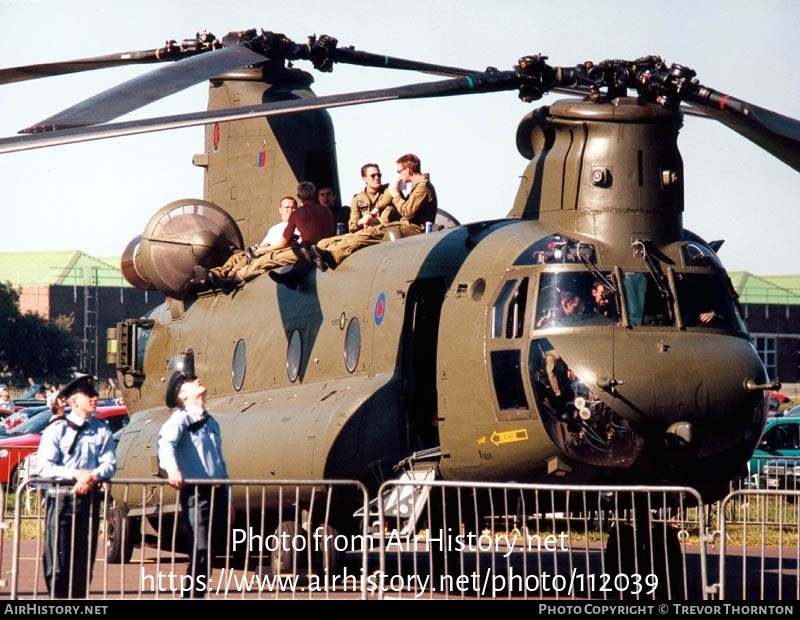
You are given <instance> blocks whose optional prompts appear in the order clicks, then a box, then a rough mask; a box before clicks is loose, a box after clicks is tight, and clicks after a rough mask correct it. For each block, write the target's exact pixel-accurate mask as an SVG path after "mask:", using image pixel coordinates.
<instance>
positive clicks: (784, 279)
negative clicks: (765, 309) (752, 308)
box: [728, 271, 800, 306]
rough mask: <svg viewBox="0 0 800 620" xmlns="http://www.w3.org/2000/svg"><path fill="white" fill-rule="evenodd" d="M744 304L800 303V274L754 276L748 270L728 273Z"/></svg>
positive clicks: (791, 304)
mask: <svg viewBox="0 0 800 620" xmlns="http://www.w3.org/2000/svg"><path fill="white" fill-rule="evenodd" d="M728 275H729V276H730V278H731V282H732V283H733V288H734V289H736V291H737V292H738V293H739V302H740V303H743V304H760V305H765V304H774V305H783V306H786V305H790V306H798V305H800V276H754V275H753V274H752V273H748V272H747V271H731V272H729V273H728Z"/></svg>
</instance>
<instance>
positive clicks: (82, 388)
mask: <svg viewBox="0 0 800 620" xmlns="http://www.w3.org/2000/svg"><path fill="white" fill-rule="evenodd" d="M78 393H81V394H86V395H87V396H100V393H99V392H98V391H97V388H96V387H95V386H94V377H93V376H92V375H78V376H77V377H75V378H74V379H73V380H72V381H70V382H69V383H67V384H66V385H65V386H64V387H63V388H61V391H60V392H59V393H58V397H59V398H64V399H67V398H69V397H70V396H72V395H73V394H78Z"/></svg>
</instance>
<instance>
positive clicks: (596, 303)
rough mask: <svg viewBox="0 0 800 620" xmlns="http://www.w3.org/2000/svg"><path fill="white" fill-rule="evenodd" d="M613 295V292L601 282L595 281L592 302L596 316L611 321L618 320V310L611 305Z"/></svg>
mask: <svg viewBox="0 0 800 620" xmlns="http://www.w3.org/2000/svg"><path fill="white" fill-rule="evenodd" d="M613 295H614V293H613V291H612V290H611V289H609V288H608V287H607V286H606V285H605V284H603V283H602V282H601V281H600V280H595V281H594V283H593V284H592V302H593V307H594V312H595V314H597V315H600V316H606V317H608V318H610V319H616V318H617V309H616V307H615V306H614V304H613V303H611V302H612V299H613Z"/></svg>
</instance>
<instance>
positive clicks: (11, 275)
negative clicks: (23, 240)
mask: <svg viewBox="0 0 800 620" xmlns="http://www.w3.org/2000/svg"><path fill="white" fill-rule="evenodd" d="M0 282H3V283H10V284H11V286H12V287H14V288H15V289H16V290H17V291H18V292H19V293H20V297H19V306H20V312H22V313H23V314H24V313H26V312H28V311H30V312H34V313H36V314H38V315H40V316H42V317H43V318H45V319H54V318H56V317H58V316H67V317H72V318H73V324H72V333H73V334H74V335H75V336H76V337H77V338H78V339H79V340H80V341H81V343H82V350H81V363H80V366H81V370H85V371H87V372H90V373H92V374H94V375H95V376H97V377H100V378H108V377H114V376H115V368H114V365H113V364H108V363H107V362H106V330H108V329H109V328H112V327H116V324H117V322H118V321H121V320H123V319H128V318H136V317H140V316H144V315H145V314H147V313H148V312H149V311H150V310H152V309H153V308H155V307H156V306H158V305H160V304H162V303H163V302H164V294H163V293H160V292H158V291H141V290H138V289H135V288H133V287H132V286H131V285H130V284H128V283H127V282H126V281H125V279H124V278H123V277H122V272H121V271H120V267H119V258H118V257H115V258H96V257H93V256H89V255H87V254H84V253H83V252H80V251H77V250H75V251H67V252H58V251H52V252H48V251H41V252H14V253H10V252H9V253H2V252H0Z"/></svg>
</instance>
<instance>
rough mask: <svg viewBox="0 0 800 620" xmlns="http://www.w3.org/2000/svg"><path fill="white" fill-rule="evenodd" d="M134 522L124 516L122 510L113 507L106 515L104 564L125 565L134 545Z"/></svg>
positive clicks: (129, 559) (128, 560) (129, 558)
mask: <svg viewBox="0 0 800 620" xmlns="http://www.w3.org/2000/svg"><path fill="white" fill-rule="evenodd" d="M135 525H136V521H135V519H132V518H129V517H126V516H125V513H124V512H123V510H122V508H119V507H117V506H114V507H113V508H112V509H111V510H109V511H108V514H107V515H106V529H105V539H106V562H108V563H109V564H127V563H128V562H130V561H131V556H132V555H133V547H134V545H135V544H136V540H135V538H136V527H135Z"/></svg>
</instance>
